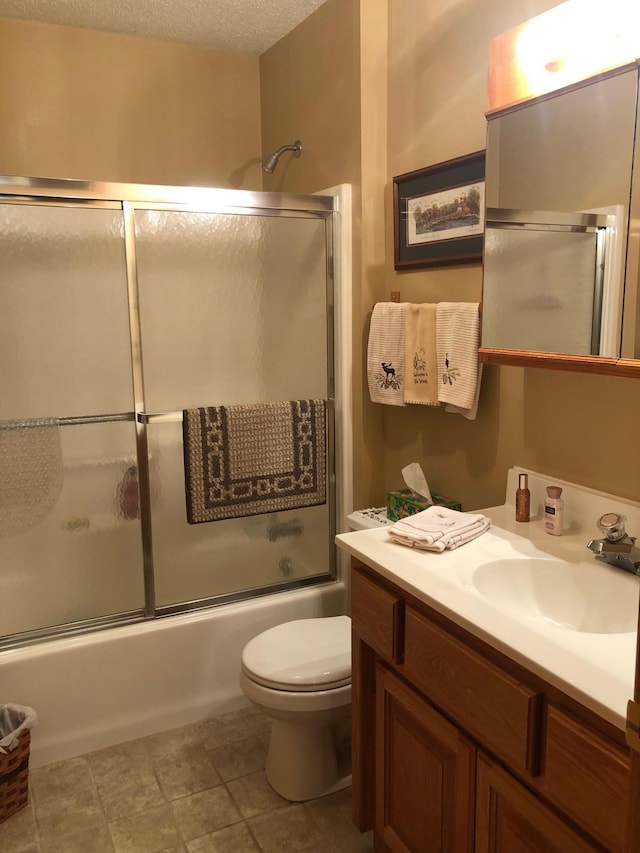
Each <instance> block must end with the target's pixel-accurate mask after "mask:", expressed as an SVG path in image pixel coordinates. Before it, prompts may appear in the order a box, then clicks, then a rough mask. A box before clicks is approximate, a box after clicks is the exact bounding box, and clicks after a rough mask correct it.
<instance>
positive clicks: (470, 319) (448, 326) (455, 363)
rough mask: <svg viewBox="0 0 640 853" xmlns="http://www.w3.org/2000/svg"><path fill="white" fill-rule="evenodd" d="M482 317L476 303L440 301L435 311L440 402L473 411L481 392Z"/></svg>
mask: <svg viewBox="0 0 640 853" xmlns="http://www.w3.org/2000/svg"><path fill="white" fill-rule="evenodd" d="M479 344H480V315H479V313H478V304H477V302H439V303H438V306H437V308H436V348H437V353H438V400H440V402H441V403H445V404H449V405H452V406H457V407H458V408H460V409H469V410H470V409H472V408H473V405H474V402H475V399H476V394H477V391H478V346H479Z"/></svg>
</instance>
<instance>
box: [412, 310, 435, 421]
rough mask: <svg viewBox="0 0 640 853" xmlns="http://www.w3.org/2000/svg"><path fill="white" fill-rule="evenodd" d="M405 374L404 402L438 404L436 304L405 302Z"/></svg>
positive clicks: (424, 404) (427, 404)
mask: <svg viewBox="0 0 640 853" xmlns="http://www.w3.org/2000/svg"><path fill="white" fill-rule="evenodd" d="M405 373H406V376H405V386H404V401H405V403H419V404H421V405H423V406H439V405H440V402H439V400H438V357H437V354H436V306H435V304H430V303H423V304H421V305H407V313H406V322H405Z"/></svg>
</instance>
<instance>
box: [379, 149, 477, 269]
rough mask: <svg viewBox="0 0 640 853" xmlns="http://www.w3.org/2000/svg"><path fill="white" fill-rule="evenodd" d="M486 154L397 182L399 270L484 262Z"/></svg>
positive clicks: (395, 210) (407, 175)
mask: <svg viewBox="0 0 640 853" xmlns="http://www.w3.org/2000/svg"><path fill="white" fill-rule="evenodd" d="M485 154H486V152H485V151H484V150H483V151H475V152H473V153H472V154H467V155H465V156H464V157H456V158H455V159H453V160H446V161H445V162H443V163H437V164H436V165H434V166H428V167H426V168H424V169H417V170H416V171H414V172H407V173H405V174H404V175H398V176H397V177H395V178H394V179H393V222H394V265H395V269H396V270H403V269H416V268H421V267H440V266H450V265H455V264H470V263H479V262H481V261H482V248H483V244H484V210H485V202H484V190H485Z"/></svg>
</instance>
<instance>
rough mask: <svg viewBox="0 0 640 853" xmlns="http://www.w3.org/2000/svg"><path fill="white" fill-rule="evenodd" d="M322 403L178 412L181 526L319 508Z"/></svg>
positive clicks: (323, 477) (323, 498) (322, 488)
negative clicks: (184, 514)
mask: <svg viewBox="0 0 640 853" xmlns="http://www.w3.org/2000/svg"><path fill="white" fill-rule="evenodd" d="M325 406H326V403H325V401H324V400H290V401H288V402H282V403H255V404H249V405H240V406H210V407H207V408H197V409H185V411H184V412H183V415H182V418H183V420H182V430H183V439H184V471H185V492H186V504H187V521H188V522H189V524H200V523H201V522H205V521H219V520H221V519H225V518H239V517H240V516H246V515H258V514H259V513H266V512H278V511H282V510H286V509H297V508H298V507H305V506H316V505H317V504H323V503H325V502H326V458H325V448H326V440H325Z"/></svg>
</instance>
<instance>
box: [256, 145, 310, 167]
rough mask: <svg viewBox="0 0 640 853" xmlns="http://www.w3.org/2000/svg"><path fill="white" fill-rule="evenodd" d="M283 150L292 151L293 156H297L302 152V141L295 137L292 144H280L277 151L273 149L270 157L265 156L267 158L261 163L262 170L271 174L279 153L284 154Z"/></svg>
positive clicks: (279, 155) (276, 163)
mask: <svg viewBox="0 0 640 853" xmlns="http://www.w3.org/2000/svg"><path fill="white" fill-rule="evenodd" d="M285 151H293V152H294V156H296V157H299V156H300V155H301V154H302V143H301V142H300V140H299V139H296V141H295V142H294V143H293V145H282V146H280V148H278V150H277V151H274V153H273V154H272V155H271V156H270V157H267V159H266V160H265V161H264V163H263V164H262V170H263V171H264V172H267V173H268V174H270V175H271V174H272V173H273V170H274V169H275V168H276V166H277V165H278V160H279V159H280V157H281V155H282V154H284V152H285Z"/></svg>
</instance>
